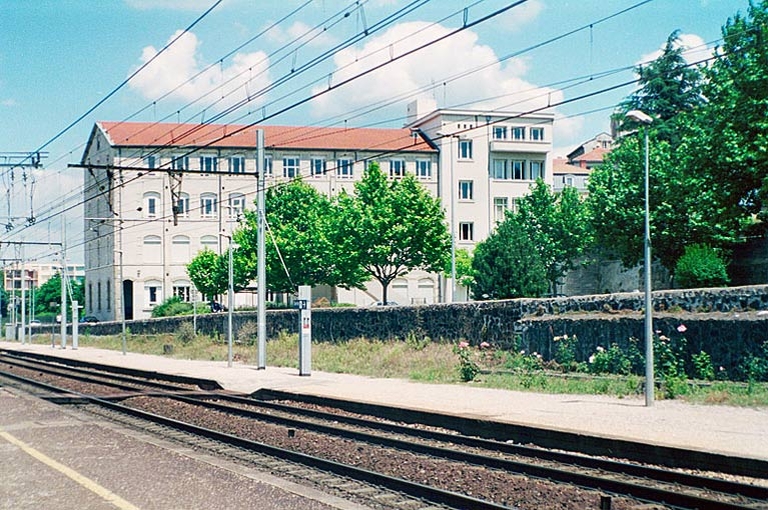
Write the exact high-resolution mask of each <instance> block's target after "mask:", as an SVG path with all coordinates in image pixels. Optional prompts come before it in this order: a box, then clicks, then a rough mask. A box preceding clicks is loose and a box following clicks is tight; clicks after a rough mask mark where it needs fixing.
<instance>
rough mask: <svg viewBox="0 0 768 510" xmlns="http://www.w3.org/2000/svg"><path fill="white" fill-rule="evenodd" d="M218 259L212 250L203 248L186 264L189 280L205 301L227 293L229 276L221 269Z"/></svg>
mask: <svg viewBox="0 0 768 510" xmlns="http://www.w3.org/2000/svg"><path fill="white" fill-rule="evenodd" d="M220 259H221V257H219V255H218V254H217V253H215V252H214V251H213V250H209V249H208V248H205V249H203V250H201V251H199V252H198V253H197V255H195V257H194V258H193V259H192V260H190V261H189V264H187V274H188V275H189V279H190V280H191V281H192V284H193V285H194V286H195V288H196V289H197V290H198V291H199V292H202V294H203V295H204V296H205V297H206V298H207V299H213V298H214V297H215V296H217V295H219V294H223V293H224V292H226V291H227V287H228V284H229V275H228V274H227V273H226V269H225V268H222V267H221V260H220ZM225 267H226V266H225ZM222 269H224V271H222Z"/></svg>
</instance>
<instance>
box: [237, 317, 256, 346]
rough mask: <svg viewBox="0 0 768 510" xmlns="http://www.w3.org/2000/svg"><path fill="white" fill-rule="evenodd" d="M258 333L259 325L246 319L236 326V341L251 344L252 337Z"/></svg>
mask: <svg viewBox="0 0 768 510" xmlns="http://www.w3.org/2000/svg"><path fill="white" fill-rule="evenodd" d="M258 334H259V325H258V324H257V323H256V322H253V321H246V322H245V323H244V324H243V325H241V326H240V327H239V328H237V338H236V341H237V343H239V344H246V345H251V344H253V339H254V338H256V337H257V336H258Z"/></svg>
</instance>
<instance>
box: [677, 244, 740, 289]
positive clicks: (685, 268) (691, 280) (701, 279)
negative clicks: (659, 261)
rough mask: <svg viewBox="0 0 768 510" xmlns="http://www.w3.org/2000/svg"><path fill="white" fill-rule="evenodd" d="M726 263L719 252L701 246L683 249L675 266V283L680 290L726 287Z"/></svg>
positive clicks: (696, 245) (695, 245)
mask: <svg viewBox="0 0 768 510" xmlns="http://www.w3.org/2000/svg"><path fill="white" fill-rule="evenodd" d="M727 265H728V264H727V263H726V261H725V260H724V259H723V257H722V256H721V255H720V252H719V250H717V249H715V248H712V247H710V246H706V245H703V244H694V245H692V246H686V247H685V253H683V255H682V256H681V257H680V258H679V259H678V260H677V264H676V265H675V282H676V283H677V286H678V287H681V288H696V287H724V286H726V285H728V282H729V279H728V272H727V271H726V268H727Z"/></svg>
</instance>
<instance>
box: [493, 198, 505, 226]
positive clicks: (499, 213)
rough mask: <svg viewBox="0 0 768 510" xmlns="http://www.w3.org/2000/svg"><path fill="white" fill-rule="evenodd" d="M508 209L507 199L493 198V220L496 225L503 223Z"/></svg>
mask: <svg viewBox="0 0 768 510" xmlns="http://www.w3.org/2000/svg"><path fill="white" fill-rule="evenodd" d="M508 208H509V199H508V198H507V197H494V199H493V219H494V221H496V223H499V222H502V221H504V218H506V217H507V216H506V215H507V209H508Z"/></svg>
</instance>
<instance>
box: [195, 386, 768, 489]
mask: <svg viewBox="0 0 768 510" xmlns="http://www.w3.org/2000/svg"><path fill="white" fill-rule="evenodd" d="M210 398H218V399H220V400H225V401H229V402H234V403H238V404H244V405H249V406H255V407H263V408H265V409H269V410H274V411H281V412H285V413H291V414H298V415H301V416H307V417H311V418H315V419H318V420H325V421H331V422H332V421H335V422H340V423H346V424H349V425H353V426H357V427H363V428H369V429H374V430H380V431H383V432H391V433H394V434H400V435H406V436H412V437H417V438H421V439H425V440H431V441H441V442H446V443H454V444H459V445H462V446H467V447H471V448H478V449H484V450H490V451H493V452H502V453H506V454H510V455H520V456H524V457H531V458H536V459H541V460H547V461H552V462H559V463H562V464H569V465H574V466H580V467H584V468H590V469H601V470H605V471H609V472H612V473H620V474H624V475H627V476H634V477H637V478H646V479H649V480H655V481H658V482H662V483H670V484H675V483H677V484H681V485H685V486H688V487H693V488H696V489H701V490H711V491H715V492H722V493H725V494H739V495H742V496H745V497H748V498H752V499H757V500H761V499H763V500H767V501H768V487H761V486H756V485H748V484H743V483H738V482H732V481H729V480H722V479H718V478H711V477H705V476H699V475H693V474H690V473H681V472H678V471H671V470H667V469H660V468H657V467H649V466H643V465H640V464H633V463H629V462H621V461H616V460H610V459H602V458H595V457H588V456H585V455H578V454H573V453H569V452H563V451H554V450H546V449H542V448H536V447H530V446H525V445H519V444H513V443H507V442H501V441H494V440H490V439H481V438H476V437H470V436H465V435H459V434H449V433H446V432H439V431H434V430H427V429H419V428H413V427H405V426H402V425H397V424H394V423H384V422H380V421H372V420H366V419H364V418H357V417H352V416H342V415H338V414H333V413H329V412H326V411H318V410H314V409H305V408H299V407H293V406H290V405H285V404H278V403H274V402H265V401H260V400H254V399H252V398H246V397H239V396H236V395H221V396H219V395H205V396H184V399H185V400H189V399H194V400H206V399H210ZM259 418H260V419H264V420H271V419H273V418H277V417H274V416H273V415H259ZM302 423H304V422H302Z"/></svg>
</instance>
